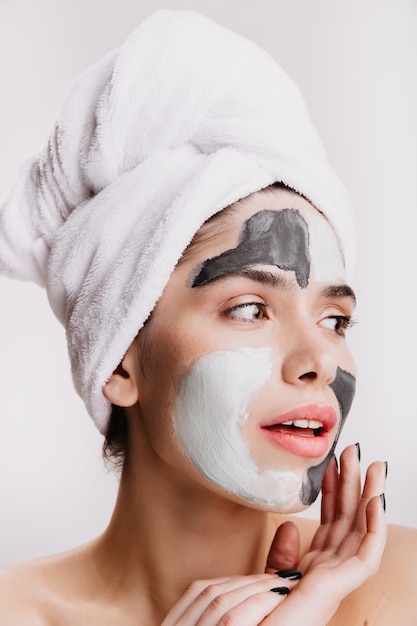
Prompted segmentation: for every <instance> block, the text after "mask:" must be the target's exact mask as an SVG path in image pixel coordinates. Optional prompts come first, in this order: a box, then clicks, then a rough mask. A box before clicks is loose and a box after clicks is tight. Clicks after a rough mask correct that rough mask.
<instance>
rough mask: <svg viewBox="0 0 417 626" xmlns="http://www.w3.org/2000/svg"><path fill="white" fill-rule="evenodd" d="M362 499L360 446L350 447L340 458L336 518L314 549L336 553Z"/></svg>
mask: <svg viewBox="0 0 417 626" xmlns="http://www.w3.org/2000/svg"><path fill="white" fill-rule="evenodd" d="M360 497H361V475H360V464H359V454H358V446H357V445H353V446H348V447H347V448H345V450H343V452H342V454H341V456H340V476H339V485H338V494H337V499H336V518H335V521H334V522H333V523H332V524H329V525H328V529H327V530H328V532H327V535H326V537H325V540H324V541H323V537H321V543H319V542H318V541H316V542H313V546H314V549H317V548H319V549H321V550H323V549H326V550H330V551H335V550H336V549H337V548H338V546H339V545H340V543H341V541H342V540H343V538H344V537H346V535H347V534H348V533H349V531H350V530H351V528H352V525H353V523H354V520H355V515H356V511H357V508H358V503H359V501H360ZM318 539H320V533H319V535H318Z"/></svg>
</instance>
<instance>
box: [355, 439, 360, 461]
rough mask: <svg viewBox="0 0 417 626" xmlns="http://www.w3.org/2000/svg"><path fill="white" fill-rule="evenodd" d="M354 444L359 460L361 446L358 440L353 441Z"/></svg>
mask: <svg viewBox="0 0 417 626" xmlns="http://www.w3.org/2000/svg"><path fill="white" fill-rule="evenodd" d="M355 446H356V451H357V453H358V459H359V461H360V460H361V447H360V445H359V442H358V443H355Z"/></svg>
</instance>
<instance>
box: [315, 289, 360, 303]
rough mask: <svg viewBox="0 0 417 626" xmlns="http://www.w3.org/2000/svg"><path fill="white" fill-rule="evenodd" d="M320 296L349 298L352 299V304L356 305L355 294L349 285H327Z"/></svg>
mask: <svg viewBox="0 0 417 626" xmlns="http://www.w3.org/2000/svg"><path fill="white" fill-rule="evenodd" d="M320 295H321V297H322V298H326V299H330V298H350V299H351V300H352V301H353V304H354V305H356V296H355V292H354V291H353V289H352V287H349V285H330V286H329V287H325V288H324V289H323V290H322V292H321V294H320Z"/></svg>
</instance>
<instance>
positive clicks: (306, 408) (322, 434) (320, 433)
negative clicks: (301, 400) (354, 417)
mask: <svg viewBox="0 0 417 626" xmlns="http://www.w3.org/2000/svg"><path fill="white" fill-rule="evenodd" d="M337 422H338V416H337V413H336V411H335V409H334V408H333V407H331V406H328V405H322V406H320V405H315V404H306V405H303V406H300V407H297V408H295V409H292V410H291V411H288V412H287V413H283V414H282V415H280V416H278V417H277V418H274V419H273V421H272V422H270V423H269V424H265V425H263V426H261V429H262V431H263V432H264V433H265V434H266V435H267V437H268V438H269V439H270V441H272V442H273V443H274V444H276V445H278V446H280V447H281V448H283V449H284V450H287V451H288V452H292V453H293V454H296V455H298V456H303V457H307V458H315V457H321V456H324V455H325V454H326V453H327V452H328V450H329V440H330V434H331V431H332V429H333V428H334V427H335V426H336V424H337Z"/></svg>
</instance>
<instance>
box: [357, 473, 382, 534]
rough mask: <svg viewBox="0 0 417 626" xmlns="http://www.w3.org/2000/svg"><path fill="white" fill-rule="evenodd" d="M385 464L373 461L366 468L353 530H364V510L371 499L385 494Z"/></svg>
mask: <svg viewBox="0 0 417 626" xmlns="http://www.w3.org/2000/svg"><path fill="white" fill-rule="evenodd" d="M386 476H387V464H386V463H382V462H381V461H375V462H374V463H371V465H370V466H369V467H368V469H367V472H366V477H365V484H364V488H363V493H362V498H361V502H360V504H359V507H358V511H357V514H356V518H355V529H356V530H358V531H361V532H364V531H365V528H366V508H367V505H368V502H369V501H370V500H371V498H373V497H375V496H377V495H379V494H381V493H384V492H385V481H386Z"/></svg>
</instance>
